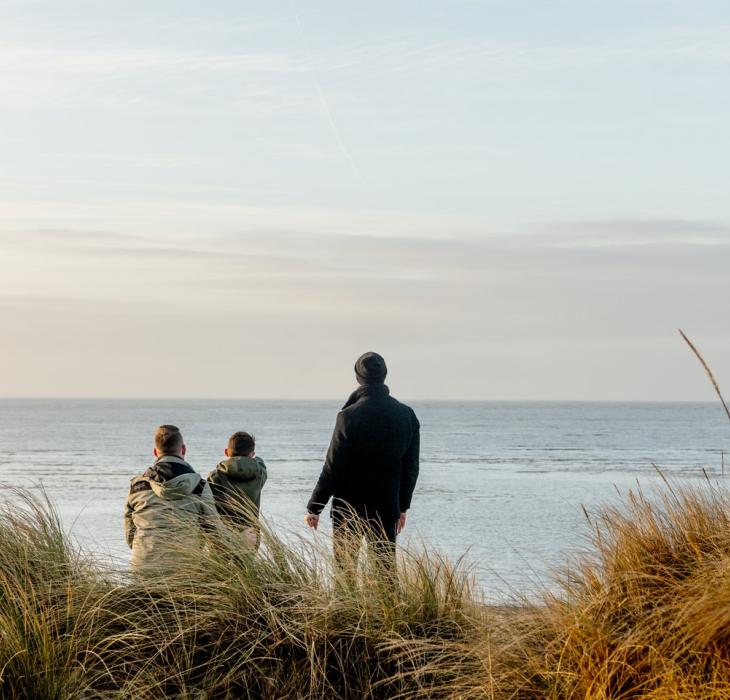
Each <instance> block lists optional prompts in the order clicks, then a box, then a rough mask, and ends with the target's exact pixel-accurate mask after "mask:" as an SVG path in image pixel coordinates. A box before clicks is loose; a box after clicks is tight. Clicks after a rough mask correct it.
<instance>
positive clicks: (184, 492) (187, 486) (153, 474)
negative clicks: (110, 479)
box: [124, 454, 218, 574]
mask: <svg viewBox="0 0 730 700" xmlns="http://www.w3.org/2000/svg"><path fill="white" fill-rule="evenodd" d="M217 521H218V514H217V513H216V509H215V502H214V500H213V494H212V492H211V490H210V486H209V485H208V484H207V483H206V482H205V481H204V480H203V479H202V478H201V477H200V474H198V473H196V472H195V471H194V470H193V468H192V467H191V466H190V465H189V464H188V463H187V462H186V461H185V460H184V459H183V458H182V457H179V456H174V455H166V454H163V455H161V456H159V457H158V458H157V459H156V460H155V462H154V464H153V465H152V466H151V467H150V468H149V469H147V470H146V471H145V472H144V474H142V476H137V477H135V478H134V479H132V483H131V486H130V489H129V495H128V496H127V503H126V507H125V511H124V530H125V536H126V540H127V544H128V545H129V547H130V548H131V549H132V559H131V566H132V569H133V570H134V571H135V572H137V573H141V572H145V573H159V574H164V573H169V572H171V571H174V569H175V568H176V565H177V563H179V561H180V558H181V556H184V555H185V554H187V553H190V552H195V551H196V549H197V548H199V547H201V546H202V545H203V531H204V530H215V529H216V523H217Z"/></svg>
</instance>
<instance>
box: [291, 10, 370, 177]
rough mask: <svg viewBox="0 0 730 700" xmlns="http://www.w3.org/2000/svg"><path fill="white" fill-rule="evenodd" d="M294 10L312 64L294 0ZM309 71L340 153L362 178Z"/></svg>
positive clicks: (303, 43) (314, 77)
mask: <svg viewBox="0 0 730 700" xmlns="http://www.w3.org/2000/svg"><path fill="white" fill-rule="evenodd" d="M291 7H292V12H293V14H294V19H295V20H296V22H297V29H298V30H299V38H300V39H301V40H302V46H304V50H305V51H306V53H307V58H309V63H310V65H313V61H312V57H311V54H310V53H309V48H308V44H307V40H306V38H305V37H304V30H303V29H302V23H301V22H300V21H299V12H297V8H296V5H295V4H294V0H292V4H291ZM309 73H310V75H311V77H312V82H313V83H314V88H315V90H316V91H317V96H318V97H319V104H320V105H321V107H322V111H323V112H324V114H325V116H326V117H327V121H328V122H329V125H330V128H331V129H332V133H333V134H334V135H335V141H337V146H338V147H339V149H340V153H342V155H343V156H345V159H346V160H347V162H348V164H349V166H350V170H352V174H353V175H354V176H355V177H356V178H358V180H360V179H362V176H361V175H360V170H359V169H358V167H357V165H356V164H355V160H354V158H353V157H352V155H351V154H350V151H348V150H347V147H346V146H345V142H344V141H343V140H342V137H341V136H340V131H339V129H338V128H337V124H335V120H334V118H333V117H332V112H330V108H329V106H328V104H327V100H326V99H325V96H324V92H323V91H322V86H321V85H320V84H319V80H318V79H317V74H316V73H315V72H314V68H310V69H309Z"/></svg>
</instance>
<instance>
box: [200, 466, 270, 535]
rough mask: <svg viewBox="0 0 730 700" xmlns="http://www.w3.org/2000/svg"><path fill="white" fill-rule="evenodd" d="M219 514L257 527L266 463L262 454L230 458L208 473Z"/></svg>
mask: <svg viewBox="0 0 730 700" xmlns="http://www.w3.org/2000/svg"><path fill="white" fill-rule="evenodd" d="M208 482H209V483H210V485H211V488H212V490H213V497H214V499H215V505H216V508H217V509H218V513H219V514H220V515H221V516H223V517H224V518H228V519H230V520H231V521H232V522H233V523H235V524H236V525H241V526H244V527H251V526H256V524H257V520H258V514H259V509H260V507H261V489H263V487H264V484H265V483H266V465H265V464H264V460H263V459H261V458H260V457H230V458H228V459H224V460H223V461H222V462H221V463H220V464H219V465H218V466H217V467H216V468H215V469H213V471H212V472H211V473H210V474H208Z"/></svg>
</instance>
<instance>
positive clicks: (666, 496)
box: [0, 480, 730, 700]
mask: <svg viewBox="0 0 730 700" xmlns="http://www.w3.org/2000/svg"><path fill="white" fill-rule="evenodd" d="M14 503H15V505H14V506H13V507H12V508H11V507H10V506H8V507H6V509H5V511H4V512H3V513H2V515H0V695H1V696H2V697H7V698H16V697H32V698H97V697H98V698H102V697H104V698H106V697H118V698H127V697H135V698H162V697H180V698H196V699H201V698H206V699H208V698H210V699H212V698H252V699H253V698H262V699H268V698H272V699H273V698H308V699H309V698H322V699H324V698H327V699H330V698H373V699H378V698H403V699H405V700H415V699H416V698H418V699H420V698H437V699H451V700H456V699H457V698H459V699H464V700H470V699H477V698H495V699H502V698H505V699H506V698H519V699H522V700H527V699H535V700H537V699H545V698H547V699H554V700H557V699H558V698H560V699H570V698H576V699H577V698H590V699H599V698H601V699H607V698H617V699H619V698H620V699H622V700H624V699H629V698H654V699H657V700H658V699H662V700H663V699H665V698H667V699H671V698H694V699H697V700H699V699H700V698H708V699H710V700H719V699H720V698H730V497H728V495H727V494H726V493H725V492H724V491H723V490H722V489H721V488H719V487H718V486H716V485H713V484H712V483H710V482H709V481H707V480H705V481H702V482H699V483H698V484H696V485H695V486H694V487H686V486H685V487H682V488H681V489H680V488H674V487H673V486H672V485H671V484H670V483H668V482H667V483H664V484H663V485H662V488H661V489H660V490H659V492H658V493H657V494H654V495H652V497H651V498H649V497H647V496H646V495H644V494H643V493H641V491H639V490H637V491H635V492H634V493H629V494H628V495H627V496H626V497H625V499H624V501H623V503H622V504H621V505H620V506H617V507H610V508H606V509H604V510H603V511H602V512H601V513H600V514H599V516H598V517H596V518H594V519H593V521H592V529H591V534H590V547H589V548H588V549H587V550H586V552H585V553H583V554H582V555H580V556H579V557H576V558H575V559H574V560H573V561H571V562H570V563H569V564H568V565H567V566H566V567H565V569H564V571H563V572H562V573H560V574H559V575H558V576H557V577H556V579H555V582H554V586H553V587H552V588H551V590H550V591H549V592H546V593H544V594H543V595H542V597H541V598H540V599H538V600H530V601H528V600H523V601H518V602H517V603H515V604H513V605H510V606H502V607H490V606H487V605H485V604H484V601H483V600H482V598H481V596H480V594H479V592H478V590H477V589H475V588H474V586H473V583H472V580H471V578H470V576H469V575H468V572H466V571H465V570H464V569H463V568H462V567H461V566H460V565H456V566H455V565H452V564H450V563H449V562H447V561H445V560H444V559H443V558H442V557H440V556H439V555H437V554H434V553H429V552H421V553H410V552H401V556H400V566H399V572H398V583H397V586H396V585H393V582H392V580H391V579H386V578H384V577H383V575H382V571H381V570H380V569H379V567H378V566H377V565H376V564H374V563H373V562H370V561H368V560H367V559H364V560H363V561H362V562H361V564H360V567H359V569H358V571H357V572H356V574H354V575H352V574H349V575H346V574H344V573H341V572H338V571H337V570H336V569H335V568H334V567H333V565H332V561H331V558H330V556H329V554H328V553H327V552H325V551H323V550H322V549H320V548H319V547H317V546H315V545H312V544H311V543H307V542H305V541H301V542H299V543H298V544H295V545H293V546H292V545H289V544H286V543H284V542H282V541H281V540H279V539H278V538H277V537H275V536H274V535H273V534H272V533H270V532H264V533H263V539H264V542H263V546H262V549H261V551H260V552H259V553H258V554H257V555H256V556H252V555H251V554H250V553H247V552H246V549H245V547H244V545H243V541H242V539H241V538H240V536H239V535H237V533H235V532H226V533H225V536H224V537H222V538H220V539H219V540H217V541H216V543H215V545H212V546H210V547H209V548H208V549H207V550H206V551H205V552H202V553H190V552H188V553H181V555H183V556H181V561H180V567H179V569H178V570H177V571H176V572H175V573H174V574H173V575H170V576H168V577H165V578H163V577H157V578H155V577H147V578H145V579H135V578H132V577H131V576H129V575H128V574H120V573H114V572H109V571H105V570H104V569H103V568H101V567H99V566H97V565H95V564H94V562H93V561H91V560H90V559H88V558H86V557H84V556H83V555H82V554H81V553H80V552H79V551H78V548H76V547H75V546H74V545H73V544H72V543H71V542H69V540H68V539H67V538H66V537H65V535H64V534H63V530H62V529H61V527H60V524H59V522H58V519H57V517H56V516H55V513H54V511H53V508H52V507H51V505H50V504H49V503H48V502H44V501H38V500H35V499H34V498H32V497H30V496H28V495H27V494H23V493H18V494H17V498H16V499H14Z"/></svg>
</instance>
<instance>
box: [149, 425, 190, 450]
mask: <svg viewBox="0 0 730 700" xmlns="http://www.w3.org/2000/svg"><path fill="white" fill-rule="evenodd" d="M183 442H184V440H183V436H182V433H181V432H180V428H178V427H177V426H176V425H161V426H160V427H159V428H157V430H156V431H155V447H156V448H157V451H158V452H159V453H160V454H161V455H174V454H176V453H178V452H179V451H180V449H181V448H182V446H183Z"/></svg>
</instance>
